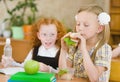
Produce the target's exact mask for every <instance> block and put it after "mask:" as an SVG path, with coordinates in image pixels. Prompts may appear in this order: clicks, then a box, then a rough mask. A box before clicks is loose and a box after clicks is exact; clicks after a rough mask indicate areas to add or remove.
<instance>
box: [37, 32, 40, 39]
mask: <svg viewBox="0 0 120 82" xmlns="http://www.w3.org/2000/svg"><path fill="white" fill-rule="evenodd" d="M37 37H38V39H39V40H40V35H39V32H37Z"/></svg>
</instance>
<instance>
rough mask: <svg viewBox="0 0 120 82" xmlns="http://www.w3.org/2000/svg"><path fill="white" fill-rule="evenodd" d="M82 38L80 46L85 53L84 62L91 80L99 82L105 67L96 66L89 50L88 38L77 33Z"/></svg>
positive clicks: (91, 81)
mask: <svg viewBox="0 0 120 82" xmlns="http://www.w3.org/2000/svg"><path fill="white" fill-rule="evenodd" d="M76 37H77V38H79V39H80V44H79V48H80V49H81V52H82V54H83V64H84V68H85V71H86V73H87V75H88V78H89V80H90V82H97V81H98V79H99V77H100V75H101V74H102V73H103V71H105V70H106V69H105V67H100V66H96V65H95V64H94V63H93V61H92V60H91V57H90V55H89V53H88V50H87V45H86V39H85V38H84V37H83V36H82V35H81V33H80V34H78V35H76Z"/></svg>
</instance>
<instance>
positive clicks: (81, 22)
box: [76, 11, 99, 39]
mask: <svg viewBox="0 0 120 82" xmlns="http://www.w3.org/2000/svg"><path fill="white" fill-rule="evenodd" d="M98 27H99V23H98V19H97V15H95V14H94V13H91V12H87V11H83V12H80V13H79V14H77V15H76V32H80V33H81V35H82V36H83V37H84V38H85V39H91V38H94V37H96V35H97V33H98Z"/></svg>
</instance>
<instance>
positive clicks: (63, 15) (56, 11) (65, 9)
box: [0, 0, 109, 28]
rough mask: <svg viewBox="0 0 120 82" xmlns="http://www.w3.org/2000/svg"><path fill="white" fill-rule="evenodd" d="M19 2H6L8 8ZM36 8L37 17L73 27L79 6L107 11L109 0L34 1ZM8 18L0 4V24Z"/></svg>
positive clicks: (1, 3)
mask: <svg viewBox="0 0 120 82" xmlns="http://www.w3.org/2000/svg"><path fill="white" fill-rule="evenodd" d="M17 1H19V0H14V1H12V2H10V1H9V0H7V3H8V5H9V8H12V7H14V5H15V4H16V3H17ZM36 3H37V6H38V10H39V12H38V14H37V16H42V15H44V16H54V17H56V18H57V19H59V20H61V21H64V23H65V25H66V26H67V27H70V28H72V27H74V24H75V21H74V16H75V14H76V13H77V11H78V9H79V8H80V6H83V5H88V4H98V5H101V6H102V7H103V8H104V9H105V10H106V11H108V10H109V4H108V3H109V0H36ZM5 17H8V14H7V13H6V10H5V5H4V4H3V2H2V1H1V2H0V23H1V22H2V21H3V20H4V18H5Z"/></svg>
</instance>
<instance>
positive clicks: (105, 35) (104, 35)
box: [78, 5, 110, 60]
mask: <svg viewBox="0 0 120 82" xmlns="http://www.w3.org/2000/svg"><path fill="white" fill-rule="evenodd" d="M82 11H87V12H91V13H94V14H96V15H97V16H98V15H99V14H100V13H102V12H104V10H103V9H102V8H101V7H100V6H98V5H89V6H85V7H82V8H80V10H79V11H78V13H80V12H82ZM103 27H104V29H103V31H102V32H101V33H99V35H98V37H99V39H100V42H99V44H98V46H97V47H96V48H95V50H94V52H93V55H92V60H94V58H95V54H96V51H97V50H98V49H99V48H100V47H101V46H102V45H103V44H104V43H107V42H108V40H109V37H110V28H109V25H103Z"/></svg>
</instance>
